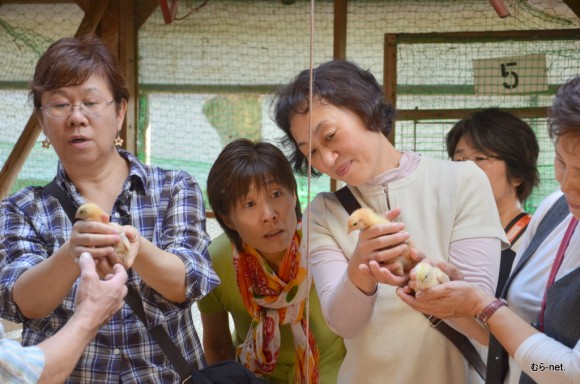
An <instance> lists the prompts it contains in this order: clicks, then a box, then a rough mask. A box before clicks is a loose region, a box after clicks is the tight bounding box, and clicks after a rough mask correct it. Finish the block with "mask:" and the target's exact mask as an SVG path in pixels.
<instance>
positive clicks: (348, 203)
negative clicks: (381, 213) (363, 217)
mask: <svg viewBox="0 0 580 384" xmlns="http://www.w3.org/2000/svg"><path fill="white" fill-rule="evenodd" d="M334 194H335V195H336V197H338V200H339V201H340V204H342V206H343V207H344V209H346V211H347V212H348V214H349V215H350V214H352V213H353V212H354V211H356V210H357V209H359V208H360V207H361V205H360V203H359V202H358V200H357V199H356V197H354V195H353V194H352V192H351V190H350V189H349V188H348V186H346V185H345V186H344V187H342V188H340V189H339V190H338V191H336V192H334Z"/></svg>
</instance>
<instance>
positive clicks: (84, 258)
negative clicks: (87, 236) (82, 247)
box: [78, 252, 95, 273]
mask: <svg viewBox="0 0 580 384" xmlns="http://www.w3.org/2000/svg"><path fill="white" fill-rule="evenodd" d="M78 264H79V267H80V268H81V273H83V272H90V271H93V272H94V271H95V260H93V257H92V256H91V254H90V253H88V252H83V253H81V255H80V256H79V259H78Z"/></svg>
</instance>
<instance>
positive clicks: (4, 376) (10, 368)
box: [0, 324, 44, 383]
mask: <svg viewBox="0 0 580 384" xmlns="http://www.w3.org/2000/svg"><path fill="white" fill-rule="evenodd" d="M43 368H44V353H43V352H42V350H41V349H40V348H38V347H23V346H22V345H20V343H19V342H17V341H15V340H11V339H9V338H8V337H6V334H5V333H4V328H3V327H2V324H0V383H36V382H37V381H38V378H39V377H40V373H41V372H42V369H43Z"/></svg>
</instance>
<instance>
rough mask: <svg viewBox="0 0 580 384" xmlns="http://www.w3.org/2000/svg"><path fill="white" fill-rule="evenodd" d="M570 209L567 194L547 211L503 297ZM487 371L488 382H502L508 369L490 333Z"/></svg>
mask: <svg viewBox="0 0 580 384" xmlns="http://www.w3.org/2000/svg"><path fill="white" fill-rule="evenodd" d="M569 212H570V209H569V208H568V203H567V202H566V198H565V196H562V197H560V198H559V199H558V200H557V201H556V202H555V203H554V205H552V207H551V208H550V209H549V210H548V212H546V215H545V216H544V217H543V218H542V221H540V223H539V224H538V229H537V231H536V233H534V236H533V237H532V240H531V241H530V244H529V245H528V247H527V248H526V250H525V251H524V253H523V255H522V258H521V259H520V261H519V262H518V264H517V265H516V267H515V268H514V269H513V271H512V273H511V274H510V276H509V278H508V280H507V282H506V284H505V287H504V288H503V291H502V293H501V297H502V298H504V299H505V298H506V297H507V294H508V290H509V287H510V285H511V283H512V281H513V278H514V276H516V275H517V274H518V273H519V272H520V271H521V270H522V268H523V267H524V265H525V264H526V263H527V262H528V260H529V259H530V257H531V256H532V255H533V254H534V252H535V251H536V249H538V247H539V246H540V244H542V242H543V241H544V240H545V239H546V237H548V235H549V234H550V233H551V232H552V231H553V230H554V228H556V226H557V225H558V224H559V223H560V222H562V220H564V218H565V217H566V216H568V213H569ZM487 362H488V364H487V372H486V377H487V381H486V383H490V384H502V383H503V382H504V378H505V376H506V374H507V370H508V365H509V363H508V353H507V351H506V350H505V348H504V347H503V346H502V345H501V343H500V342H499V341H498V340H497V339H496V338H495V336H493V335H490V337H489V349H488V353H487Z"/></svg>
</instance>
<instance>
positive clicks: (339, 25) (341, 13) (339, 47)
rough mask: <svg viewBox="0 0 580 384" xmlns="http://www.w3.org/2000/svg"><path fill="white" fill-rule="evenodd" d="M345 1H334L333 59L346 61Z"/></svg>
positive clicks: (346, 6)
mask: <svg viewBox="0 0 580 384" xmlns="http://www.w3.org/2000/svg"><path fill="white" fill-rule="evenodd" d="M347 9H348V5H347V0H334V47H333V57H334V58H335V59H346V27H347V21H346V15H347Z"/></svg>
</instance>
